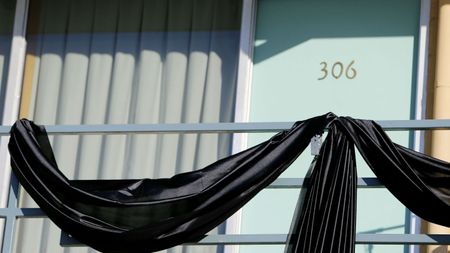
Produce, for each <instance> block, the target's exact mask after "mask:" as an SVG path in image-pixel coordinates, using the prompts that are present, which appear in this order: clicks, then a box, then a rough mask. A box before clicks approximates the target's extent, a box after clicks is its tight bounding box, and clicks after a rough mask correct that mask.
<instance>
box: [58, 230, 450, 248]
mask: <svg viewBox="0 0 450 253" xmlns="http://www.w3.org/2000/svg"><path fill="white" fill-rule="evenodd" d="M286 238H287V235H283V234H253V235H250V234H240V235H238V234H228V235H208V236H206V237H205V238H203V239H202V240H200V241H199V242H195V243H187V244H188V245H226V244H236V245H238V244H239V245H271V244H285V243H286ZM356 243H357V244H402V245H410V244H435V245H436V244H450V235H443V234H441V235H437V234H357V235H356ZM60 244H61V245H62V246H65V247H76V246H79V247H80V246H85V245H83V244H81V243H80V242H78V241H77V240H76V239H74V238H73V237H71V236H69V235H67V234H66V233H64V232H62V233H61V240H60Z"/></svg>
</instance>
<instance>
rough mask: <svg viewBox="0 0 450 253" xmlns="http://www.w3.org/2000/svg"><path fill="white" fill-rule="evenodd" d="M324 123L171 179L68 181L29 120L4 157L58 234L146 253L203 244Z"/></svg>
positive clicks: (302, 125) (323, 120)
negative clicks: (201, 242) (53, 224)
mask: <svg viewBox="0 0 450 253" xmlns="http://www.w3.org/2000/svg"><path fill="white" fill-rule="evenodd" d="M329 116H331V114H330V115H323V116H320V117H316V118H313V119H311V120H308V121H303V122H297V123H296V124H295V125H294V126H293V127H292V129H290V130H287V131H283V132H280V133H278V134H276V135H275V136H273V137H272V138H271V139H270V140H268V141H266V142H263V143H261V144H259V145H257V146H255V147H252V148H250V149H248V150H245V151H243V152H241V153H238V154H236V155H232V156H230V157H228V158H225V159H222V160H220V161H217V162H215V163H213V164H211V165H209V166H207V167H206V168H204V169H201V170H197V171H194V172H189V173H183V174H179V175H175V176H174V177H172V178H169V179H142V180H88V181H76V180H68V179H67V178H66V177H65V176H64V175H63V174H62V173H61V172H60V171H59V169H58V166H57V164H56V161H55V158H54V156H53V152H52V149H51V146H50V144H49V141H48V137H47V134H46V132H45V129H44V128H43V127H42V126H37V125H35V124H33V123H32V122H31V121H27V120H19V121H17V122H16V124H15V125H14V126H13V127H12V129H11V139H10V143H9V150H10V154H11V164H12V168H13V171H14V173H15V174H16V176H17V177H18V179H19V181H20V183H21V184H22V185H23V187H24V188H25V189H26V190H27V192H29V194H30V195H31V197H32V198H33V199H34V200H35V201H36V203H37V204H38V205H39V206H40V207H41V208H42V210H44V212H45V213H46V214H47V215H48V217H49V218H50V219H51V220H52V221H53V222H54V223H55V224H56V225H58V226H59V227H60V228H61V229H63V230H64V231H66V232H67V233H69V234H71V235H72V236H74V237H75V238H76V239H78V240H79V241H80V242H82V243H85V244H87V245H89V246H91V247H93V248H95V249H97V250H100V251H103V252H150V251H158V250H161V249H166V248H169V247H172V246H175V245H178V244H181V243H184V242H189V241H197V240H199V239H201V238H202V237H203V236H204V234H205V233H207V232H208V231H210V230H211V229H213V228H214V227H215V226H217V225H219V224H220V223H221V222H223V221H224V220H225V219H226V218H228V217H229V216H231V215H232V214H233V213H234V212H235V211H237V210H238V209H239V208H240V207H242V206H243V205H244V204H245V203H246V202H247V201H249V200H250V199H251V198H252V197H253V196H255V194H256V193H258V192H259V191H260V190H261V189H263V188H264V187H266V186H267V185H268V184H270V183H271V182H272V181H273V180H275V179H276V178H277V177H278V176H279V175H280V174H281V173H282V172H283V171H284V170H285V169H286V168H287V167H288V166H289V165H290V164H291V163H292V162H293V161H294V160H295V159H296V158H297V156H298V155H299V154H300V153H301V152H302V151H303V150H304V149H305V148H306V147H307V146H308V144H309V141H310V139H311V138H312V137H313V136H314V135H316V134H320V133H321V132H322V130H323V129H324V127H325V126H326V124H327V123H328V122H329V121H330V120H331V118H330V117H329Z"/></svg>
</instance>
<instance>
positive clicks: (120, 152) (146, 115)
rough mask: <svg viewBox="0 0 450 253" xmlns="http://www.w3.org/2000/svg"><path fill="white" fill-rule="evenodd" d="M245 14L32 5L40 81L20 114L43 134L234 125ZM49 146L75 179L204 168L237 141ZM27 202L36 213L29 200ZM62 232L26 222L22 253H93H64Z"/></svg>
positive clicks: (122, 4)
mask: <svg viewBox="0 0 450 253" xmlns="http://www.w3.org/2000/svg"><path fill="white" fill-rule="evenodd" d="M241 5H242V4H241V1H240V0H213V1H211V0H188V1H176V0H128V1H125V0H37V1H31V2H30V14H29V19H28V28H27V29H28V31H27V41H28V49H27V62H26V67H25V69H26V70H25V75H28V76H30V77H31V78H29V79H26V78H25V82H24V86H23V96H22V103H21V116H22V117H27V118H30V119H33V120H34V121H35V122H37V123H39V124H150V123H180V122H182V123H197V122H227V121H232V119H233V116H234V115H233V111H234V99H235V89H236V71H237V56H238V50H239V30H240V16H241ZM27 80H29V81H28V83H26V82H27ZM51 141H52V146H53V147H54V151H55V156H56V159H57V161H58V163H59V165H60V166H61V168H64V173H65V174H66V175H68V176H69V177H70V178H73V179H119V178H141V177H149V178H160V177H169V176H171V175H174V174H176V173H180V172H186V171H190V170H193V169H196V168H201V167H202V166H205V165H206V164H209V163H210V162H212V161H215V160H217V159H219V158H221V157H224V156H226V155H228V154H229V152H230V144H231V137H230V135H225V134H221V135H217V134H201V135H200V134H185V135H177V134H170V135H117V136H100V135H98V136H96V135H91V136H82V137H81V136H58V137H54V138H52V139H51ZM162 168H164V169H162ZM20 202H21V203H20V204H21V205H22V206H30V205H32V203H33V202H32V200H31V199H30V198H29V197H28V196H27V195H22V196H21V199H20ZM59 233H60V231H59V230H58V229H56V228H55V227H53V225H51V224H50V223H49V222H47V221H45V222H43V221H41V220H20V221H19V227H18V229H17V233H16V236H15V238H16V240H15V241H16V243H15V247H16V249H15V252H36V249H39V252H52V253H58V252H71V253H72V252H94V251H93V250H87V249H82V248H73V249H63V248H61V247H59V246H58V243H57V242H58V240H59ZM36 234H38V235H40V236H38V237H36ZM50 241H52V243H50ZM53 242H56V243H53ZM55 245H56V246H55ZM169 252H192V249H188V248H186V247H184V248H182V247H179V248H174V249H170V250H169ZM195 252H214V247H202V248H196V249H195Z"/></svg>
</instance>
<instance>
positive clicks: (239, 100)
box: [224, 0, 256, 253]
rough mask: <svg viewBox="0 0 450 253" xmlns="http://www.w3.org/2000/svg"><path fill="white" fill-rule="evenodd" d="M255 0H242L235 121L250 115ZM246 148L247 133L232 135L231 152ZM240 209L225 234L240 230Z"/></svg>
mask: <svg viewBox="0 0 450 253" xmlns="http://www.w3.org/2000/svg"><path fill="white" fill-rule="evenodd" d="M255 16H256V0H243V2H242V19H241V34H240V44H239V63H238V64H239V65H238V73H237V87H236V105H235V111H234V115H235V116H234V121H235V122H248V121H249V115H250V93H251V92H250V88H251V80H252V67H253V40H254V30H255ZM246 148H247V134H246V133H238V134H234V135H233V146H232V152H233V154H234V153H237V152H239V151H242V150H244V149H246ZM241 215H242V213H241V210H239V211H237V212H236V213H235V214H234V215H233V216H231V217H230V218H229V219H228V220H227V222H226V231H225V232H226V234H239V233H240V232H241ZM238 252H239V246H238V245H228V246H225V247H224V253H238Z"/></svg>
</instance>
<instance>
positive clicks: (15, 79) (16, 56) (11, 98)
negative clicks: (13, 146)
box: [0, 0, 29, 245]
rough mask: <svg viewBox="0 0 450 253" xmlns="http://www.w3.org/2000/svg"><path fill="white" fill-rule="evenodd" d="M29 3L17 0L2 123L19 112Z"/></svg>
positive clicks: (0, 147)
mask: <svg viewBox="0 0 450 253" xmlns="http://www.w3.org/2000/svg"><path fill="white" fill-rule="evenodd" d="M28 3H29V2H28V0H17V3H16V11H15V16H14V27H13V34H12V35H13V37H12V42H11V51H10V57H9V63H8V64H9V65H8V67H9V68H8V76H7V81H6V95H5V104H4V109H3V121H2V125H11V124H12V123H14V121H15V120H16V119H17V117H18V114H19V104H20V92H21V88H22V77H23V69H24V65H25V53H26V44H27V43H26V40H25V33H26V25H27V14H28ZM8 140H9V137H7V136H2V137H1V139H0V141H1V142H0V162H1V164H2V166H0V192H1V193H0V207H5V206H6V203H7V200H8V193H9V183H10V182H9V181H10V177H11V167H10V165H9V153H8V147H7V144H8ZM1 241H3V224H0V245H1Z"/></svg>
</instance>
